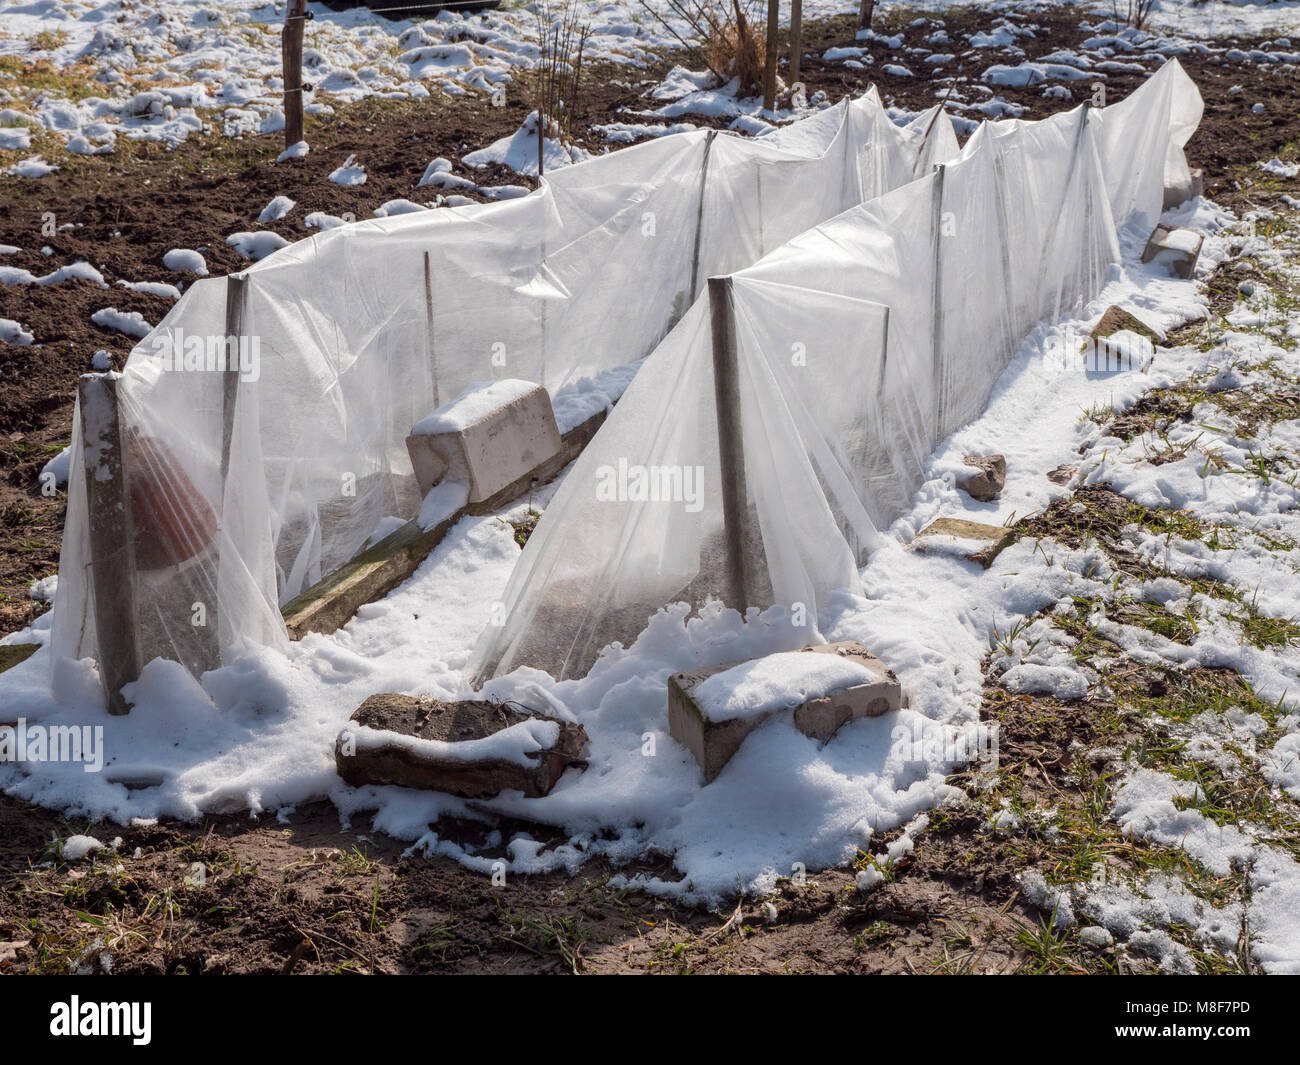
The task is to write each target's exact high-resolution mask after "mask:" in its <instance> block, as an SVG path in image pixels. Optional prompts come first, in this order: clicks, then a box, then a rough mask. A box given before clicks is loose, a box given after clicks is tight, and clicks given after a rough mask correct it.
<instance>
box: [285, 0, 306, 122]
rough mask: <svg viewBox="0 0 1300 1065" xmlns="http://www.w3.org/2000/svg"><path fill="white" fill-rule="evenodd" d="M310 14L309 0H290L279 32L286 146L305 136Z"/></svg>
mask: <svg viewBox="0 0 1300 1065" xmlns="http://www.w3.org/2000/svg"><path fill="white" fill-rule="evenodd" d="M309 18H311V15H310V14H308V12H307V0H289V4H288V7H287V9H286V10H285V15H284V30H283V31H282V32H281V34H280V59H281V65H282V72H283V75H284V146H285V147H286V148H292V147H293V146H294V145H295V144H297V143H298V142H299V141H300V140H302V31H303V23H304V22H306V21H307V19H309Z"/></svg>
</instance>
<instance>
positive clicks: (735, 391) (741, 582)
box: [709, 277, 749, 616]
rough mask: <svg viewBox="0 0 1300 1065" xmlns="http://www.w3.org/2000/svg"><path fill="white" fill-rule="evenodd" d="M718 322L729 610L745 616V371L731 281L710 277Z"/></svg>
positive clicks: (716, 395)
mask: <svg viewBox="0 0 1300 1065" xmlns="http://www.w3.org/2000/svg"><path fill="white" fill-rule="evenodd" d="M709 311H710V314H711V317H712V323H713V399H714V404H715V405H716V408H717V415H718V458H719V462H720V465H721V469H720V471H719V472H720V473H721V476H722V521H723V535H724V537H725V541H726V550H727V575H726V577H727V605H728V606H731V607H734V608H735V609H736V610H739V611H740V613H741V614H742V616H743V615H744V613H745V610H746V609H747V608H748V607H749V596H748V591H747V588H746V581H745V532H744V530H745V524H746V519H747V516H748V511H749V490H748V486H747V485H746V483H745V440H744V436H743V435H742V431H741V420H740V366H739V358H738V353H737V347H736V310H735V303H734V301H733V299H732V293H731V278H729V277H711V278H709Z"/></svg>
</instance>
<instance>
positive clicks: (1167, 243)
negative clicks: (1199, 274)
mask: <svg viewBox="0 0 1300 1065" xmlns="http://www.w3.org/2000/svg"><path fill="white" fill-rule="evenodd" d="M1204 242H1205V237H1204V236H1203V235H1202V234H1200V233H1198V232H1196V230H1194V229H1188V228H1187V227H1186V226H1168V225H1165V223H1163V222H1161V223H1160V224H1159V225H1158V226H1156V228H1155V229H1154V230H1152V232H1151V236H1150V237H1149V238H1148V239H1147V245H1146V248H1144V249H1143V251H1142V261H1143V262H1144V263H1150V262H1155V263H1159V264H1160V265H1161V266H1163V267H1164V268H1165V269H1166V270H1168V271H1169V272H1170V273H1171V274H1173V275H1174V277H1181V278H1185V279H1190V278H1191V277H1192V275H1193V274H1195V273H1196V260H1197V259H1199V258H1200V256H1201V245H1202V244H1203V243H1204Z"/></svg>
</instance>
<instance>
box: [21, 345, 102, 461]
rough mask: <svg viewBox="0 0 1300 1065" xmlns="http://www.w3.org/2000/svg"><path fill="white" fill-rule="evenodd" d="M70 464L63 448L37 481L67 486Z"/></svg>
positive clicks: (66, 448) (69, 459)
mask: <svg viewBox="0 0 1300 1065" xmlns="http://www.w3.org/2000/svg"><path fill="white" fill-rule="evenodd" d="M96 369H98V367H96ZM107 369H112V366H111V365H110V366H109V367H107ZM101 372H102V371H101ZM71 464H72V448H71V447H65V448H64V449H63V450H62V451H60V452H59V453H58V454H57V455H55V456H54V458H52V459H50V461H49V462H47V463H46V464H45V465H44V466H42V467H41V475H40V477H39V478H38V480H40V481H47V480H52V483H54V484H56V485H59V484H67V483H68V469H69V467H70V466H71Z"/></svg>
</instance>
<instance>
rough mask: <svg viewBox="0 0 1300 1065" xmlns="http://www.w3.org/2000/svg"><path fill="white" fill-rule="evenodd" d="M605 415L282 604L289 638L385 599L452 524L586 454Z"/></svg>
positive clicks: (326, 627) (332, 625)
mask: <svg viewBox="0 0 1300 1065" xmlns="http://www.w3.org/2000/svg"><path fill="white" fill-rule="evenodd" d="M605 417H606V415H605V412H604V411H601V412H600V413H598V414H594V415H592V416H591V417H590V418H588V419H587V420H586V421H585V422H583V423H582V424H581V425H578V426H575V427H574V428H573V429H570V430H569V431H568V432H567V433H565V434H564V437H563V441H564V446H563V448H562V449H561V451H560V453H559V454H558V455H556V456H555V457H554V458H552V459H551V460H550V461H549V462H545V463H543V464H542V465H541V466H539V467H537V468H536V469H535V470H532V471H530V472H529V473H528V474H526V475H524V476H523V477H521V478H520V479H519V480H517V481H515V482H514V483H513V484H509V485H507V486H506V487H505V488H503V489H501V491H499V492H497V493H496V494H495V495H492V496H489V497H488V498H487V499H485V500H482V501H480V502H477V503H467V504H466V505H465V507H464V508H462V509H460V510H457V511H455V512H453V513H452V514H449V515H448V516H447V517H446V518H445V519H444V520H442V521H439V522H437V523H436V524H434V525H431V526H430V527H429V528H428V529H425V528H423V527H422V526H421V525H420V523H419V521H408V522H407V523H406V524H405V525H403V526H402V527H401V528H399V529H395V530H394V531H393V532H392V533H390V534H389V535H388V536H386V537H384V539H383V540H381V541H379V542H378V543H377V544H373V545H372V546H370V547H367V548H364V549H363V550H362V551H361V552H360V553H359V554H358V555H356V556H355V557H354V558H353V559H352V560H351V561H349V562H347V563H345V564H344V565H342V566H340V567H339V568H338V569H336V570H334V571H333V572H332V573H329V574H326V576H325V577H323V578H322V579H321V580H320V581H319V582H317V583H316V584H314V585H312V586H311V587H310V588H308V589H307V590H306V591H305V592H303V593H302V594H301V595H300V596H298V597H297V598H296V599H294V600H293V601H292V602H289V603H287V604H285V606H284V607H282V608H281V614H282V615H283V616H284V623H285V626H286V627H287V628H288V630H289V639H291V640H300V639H302V637H303V636H305V635H306V634H307V633H309V632H319V633H331V632H335V631H337V630H338V629H339V628H341V627H342V626H343V625H345V624H347V622H348V619H349V618H351V617H352V616H353V615H354V614H355V613H356V612H357V609H358V608H359V607H361V606H363V605H364V604H366V603H373V602H375V601H376V600H377V599H382V598H383V597H384V596H386V595H387V594H388V593H389V592H391V591H392V590H393V589H394V588H396V587H397V586H398V585H399V584H401V583H402V581H404V580H406V578H407V577H409V576H410V575H411V574H412V573H414V572H415V571H416V569H417V568H419V565H420V563H421V562H423V561H424V560H425V559H426V558H428V556H429V553H430V552H431V551H432V550H433V549H434V548H435V547H437V546H438V544H440V543H441V542H442V539H443V537H444V536H446V535H447V532H448V531H449V530H450V529H451V528H452V526H454V525H455V524H456V522H458V521H460V519H461V518H463V517H464V516H465V515H466V514H476V515H481V514H491V513H492V512H493V511H495V510H498V509H499V508H500V507H502V506H504V505H505V504H506V503H509V502H510V501H511V500H512V499H517V498H518V497H519V496H521V495H523V494H524V493H525V492H526V491H528V488H529V485H530V484H531V483H532V482H533V481H537V482H538V483H545V482H546V481H549V480H551V479H552V478H553V477H554V476H555V475H556V474H557V473H559V472H560V470H562V469H563V468H564V467H565V466H567V465H568V464H569V463H570V462H572V461H573V460H574V459H576V458H577V457H578V456H579V455H580V454H582V449H583V448H585V447H586V446H587V444H589V443H590V442H591V439H592V437H594V436H595V435H596V431H597V430H598V429H599V428H600V426H601V425H602V424H603V423H604V421H605Z"/></svg>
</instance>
